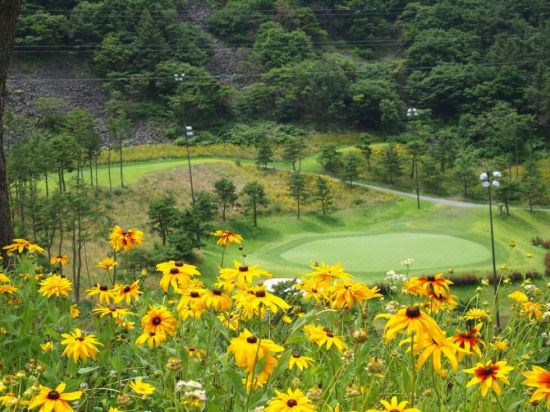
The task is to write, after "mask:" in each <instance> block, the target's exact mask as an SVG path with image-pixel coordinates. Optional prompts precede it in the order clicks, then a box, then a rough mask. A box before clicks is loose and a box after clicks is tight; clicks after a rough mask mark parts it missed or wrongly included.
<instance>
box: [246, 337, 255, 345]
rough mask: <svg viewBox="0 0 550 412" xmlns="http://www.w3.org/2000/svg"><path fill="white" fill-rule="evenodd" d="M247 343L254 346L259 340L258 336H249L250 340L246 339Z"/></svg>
mask: <svg viewBox="0 0 550 412" xmlns="http://www.w3.org/2000/svg"><path fill="white" fill-rule="evenodd" d="M246 341H247V342H248V343H252V344H254V343H256V342H258V338H257V337H256V336H249V337H248V338H246Z"/></svg>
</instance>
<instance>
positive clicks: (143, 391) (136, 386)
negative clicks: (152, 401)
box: [130, 378, 155, 399]
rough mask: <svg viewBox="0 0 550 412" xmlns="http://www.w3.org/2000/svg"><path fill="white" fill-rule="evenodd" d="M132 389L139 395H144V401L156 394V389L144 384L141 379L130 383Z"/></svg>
mask: <svg viewBox="0 0 550 412" xmlns="http://www.w3.org/2000/svg"><path fill="white" fill-rule="evenodd" d="M130 389H132V390H133V391H134V393H136V394H137V395H142V398H143V399H147V397H149V395H152V394H153V392H155V387H154V386H153V385H150V384H148V383H145V382H143V381H142V379H141V378H137V379H136V380H134V381H133V382H130Z"/></svg>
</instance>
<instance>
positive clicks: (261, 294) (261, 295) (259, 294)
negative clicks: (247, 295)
mask: <svg viewBox="0 0 550 412" xmlns="http://www.w3.org/2000/svg"><path fill="white" fill-rule="evenodd" d="M255 295H256V297H257V298H265V290H258V291H257V292H256V293H255Z"/></svg>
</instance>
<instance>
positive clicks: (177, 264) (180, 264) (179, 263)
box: [174, 262, 183, 268]
mask: <svg viewBox="0 0 550 412" xmlns="http://www.w3.org/2000/svg"><path fill="white" fill-rule="evenodd" d="M174 266H177V267H179V268H180V267H182V266H183V262H176V263H174Z"/></svg>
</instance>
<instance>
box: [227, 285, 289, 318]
mask: <svg viewBox="0 0 550 412" xmlns="http://www.w3.org/2000/svg"><path fill="white" fill-rule="evenodd" d="M234 299H235V304H236V306H237V308H238V309H242V310H243V311H244V313H246V314H253V315H256V316H263V313H264V311H263V309H269V310H270V311H271V312H273V313H277V312H278V311H279V310H282V311H286V310H288V309H290V305H289V304H288V303H286V302H285V301H284V300H283V299H281V298H280V297H278V296H276V295H274V294H273V293H269V292H268V291H267V290H266V288H265V286H258V287H253V288H250V289H248V290H246V291H240V292H239V293H237V294H236V295H235V296H234Z"/></svg>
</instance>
